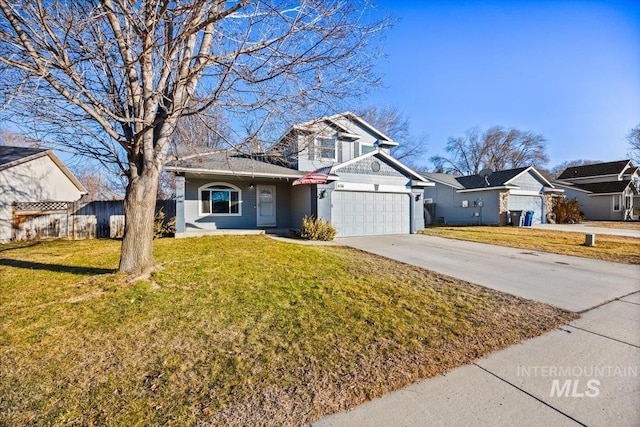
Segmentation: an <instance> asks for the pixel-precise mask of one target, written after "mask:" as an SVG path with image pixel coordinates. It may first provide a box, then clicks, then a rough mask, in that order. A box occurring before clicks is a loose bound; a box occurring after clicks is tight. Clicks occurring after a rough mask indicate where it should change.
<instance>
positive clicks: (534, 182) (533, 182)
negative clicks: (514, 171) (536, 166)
mask: <svg viewBox="0 0 640 427" xmlns="http://www.w3.org/2000/svg"><path fill="white" fill-rule="evenodd" d="M509 184H510V185H517V186H518V187H520V190H524V191H535V192H537V193H539V192H540V190H542V189H543V188H544V183H542V182H540V181H538V179H537V178H536V177H535V176H533V175H532V174H531V173H530V172H529V173H526V174H523V175H521V176H519V177H518V178H516V179H514V180H513V181H511V182H510V183H509Z"/></svg>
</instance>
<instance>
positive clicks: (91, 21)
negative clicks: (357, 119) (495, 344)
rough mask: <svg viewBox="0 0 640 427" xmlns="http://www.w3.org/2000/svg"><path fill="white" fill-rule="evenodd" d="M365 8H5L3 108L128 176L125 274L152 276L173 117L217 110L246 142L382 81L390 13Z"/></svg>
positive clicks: (190, 3) (0, 47)
mask: <svg viewBox="0 0 640 427" xmlns="http://www.w3.org/2000/svg"><path fill="white" fill-rule="evenodd" d="M370 10H371V9H370V7H369V2H368V1H367V0H361V1H349V2H324V1H320V0H298V1H293V0H282V1H276V2H274V1H268V0H253V1H250V0H237V1H222V0H216V1H206V0H153V1H152V0H141V1H137V2H128V1H124V0H89V1H84V2H73V1H63V0H51V1H45V0H32V1H28V2H24V1H23V0H0V64H2V65H1V66H0V82H1V83H0V103H1V106H3V109H4V116H5V117H7V118H8V119H11V118H13V119H15V120H18V119H19V120H21V121H25V122H27V121H29V124H30V125H31V126H32V127H33V128H34V129H39V130H40V131H41V132H45V133H46V134H47V135H48V137H49V138H50V139H52V140H55V141H56V142H57V143H59V144H64V145H66V146H68V147H70V148H72V149H73V150H74V151H75V152H76V153H79V154H82V155H85V156H91V157H93V158H95V159H97V160H99V161H100V162H102V164H103V165H104V166H105V167H109V168H113V169H114V170H120V172H121V173H122V174H124V176H126V178H127V181H128V183H127V187H126V194H125V202H124V203H125V216H126V226H125V236H124V239H123V242H122V253H121V257H120V271H122V272H127V273H131V274H139V273H144V272H148V271H151V270H153V268H154V267H155V262H154V260H153V255H152V242H153V218H154V206H155V200H156V194H157V190H158V181H159V177H160V173H161V171H162V166H163V163H164V162H165V160H166V157H167V153H168V150H169V147H170V144H171V136H172V134H173V133H174V130H175V129H176V126H177V125H178V123H179V120H180V119H181V118H183V117H189V116H195V115H197V114H199V113H201V112H203V111H206V110H208V109H209V108H211V107H215V110H216V111H224V112H225V114H227V115H228V116H230V117H231V122H232V123H241V124H242V126H238V128H239V129H246V130H248V135H246V136H245V138H244V139H247V138H248V137H250V136H255V135H258V134H260V133H265V132H269V131H274V130H275V129H277V128H283V127H284V126H285V123H284V122H285V121H287V120H288V119H289V120H293V121H297V120H298V119H299V117H296V116H300V117H309V115H310V114H311V113H314V114H316V113H322V114H324V113H326V112H328V111H333V110H334V109H336V107H337V108H341V107H342V104H341V102H344V101H347V100H349V99H351V98H352V97H353V96H355V95H358V94H361V93H363V92H364V91H366V90H367V88H370V87H372V86H375V85H377V84H378V80H377V78H376V76H375V75H373V73H372V70H373V67H374V66H375V62H376V61H375V59H376V57H377V52H378V48H379V45H380V44H379V43H378V41H377V39H376V38H377V37H378V35H379V34H380V32H381V31H382V30H383V29H384V28H385V27H387V25H388V19H387V18H381V19H378V18H376V17H375V16H373V15H371V14H370ZM285 113H286V114H285ZM244 139H242V140H244Z"/></svg>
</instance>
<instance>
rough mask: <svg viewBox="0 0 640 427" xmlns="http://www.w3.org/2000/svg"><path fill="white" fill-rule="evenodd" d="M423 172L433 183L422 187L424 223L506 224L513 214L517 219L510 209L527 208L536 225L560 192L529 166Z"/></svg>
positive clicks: (523, 212)
mask: <svg viewBox="0 0 640 427" xmlns="http://www.w3.org/2000/svg"><path fill="white" fill-rule="evenodd" d="M423 175H424V176H425V177H426V178H427V179H429V180H430V181H433V182H435V184H436V185H435V186H434V187H427V188H425V190H424V198H425V222H426V223H427V224H435V223H446V224H488V225H507V224H509V223H510V222H511V219H512V218H514V217H515V218H516V221H517V215H512V212H516V213H517V212H521V213H522V215H524V214H525V213H526V212H527V211H533V212H534V216H533V221H532V222H533V223H534V224H540V223H544V222H546V217H547V214H548V213H549V212H551V208H552V199H553V197H554V196H557V195H558V194H560V193H562V191H561V190H558V189H556V188H555V187H554V186H553V185H552V184H551V183H550V182H549V181H547V180H546V179H545V178H544V176H542V175H541V174H540V173H539V172H538V171H537V170H536V169H535V168H533V167H525V168H518V169H509V170H503V171H497V172H493V171H490V170H485V171H482V172H481V173H480V174H478V175H470V176H454V175H449V174H443V173H424V174H423ZM516 225H518V224H516Z"/></svg>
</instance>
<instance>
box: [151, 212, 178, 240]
mask: <svg viewBox="0 0 640 427" xmlns="http://www.w3.org/2000/svg"><path fill="white" fill-rule="evenodd" d="M164 217H165V214H164V210H162V209H160V210H159V211H158V213H157V214H156V216H155V218H154V219H153V238H154V239H159V238H160V237H171V236H174V235H175V234H176V217H175V216H174V217H173V218H170V219H169V220H166V221H165V218H164Z"/></svg>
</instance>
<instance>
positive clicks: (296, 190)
mask: <svg viewBox="0 0 640 427" xmlns="http://www.w3.org/2000/svg"><path fill="white" fill-rule="evenodd" d="M315 194H316V192H315V190H314V187H313V186H311V185H296V186H295V187H291V200H290V204H291V214H290V215H291V216H290V217H291V227H293V228H300V224H302V218H304V216H305V215H306V216H311V215H314V216H315V214H316V212H315V201H314V200H312V199H314V198H315V197H316V196H315Z"/></svg>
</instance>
